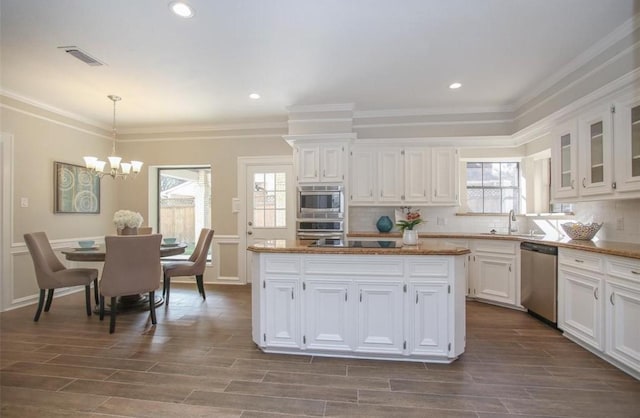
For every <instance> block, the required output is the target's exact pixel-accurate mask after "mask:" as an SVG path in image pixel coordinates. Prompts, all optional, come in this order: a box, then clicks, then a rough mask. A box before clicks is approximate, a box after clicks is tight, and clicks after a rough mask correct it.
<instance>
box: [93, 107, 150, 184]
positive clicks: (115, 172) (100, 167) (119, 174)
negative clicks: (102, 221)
mask: <svg viewBox="0 0 640 418" xmlns="http://www.w3.org/2000/svg"><path fill="white" fill-rule="evenodd" d="M107 97H108V98H109V100H111V101H112V102H113V128H112V131H111V135H112V136H113V145H112V148H111V155H110V156H109V157H107V160H109V170H108V171H106V170H105V166H106V165H107V162H106V161H103V160H99V159H98V158H97V157H91V156H86V157H83V158H84V164H85V166H86V167H87V168H88V169H89V170H90V171H91V173H92V174H95V175H96V176H98V177H100V178H102V177H103V176H105V175H108V176H111V177H112V178H114V179H115V178H124V179H126V178H127V176H129V175H132V176H134V177H135V175H136V174H138V173H139V172H140V170H141V169H142V164H143V163H142V161H134V160H132V161H131V162H130V163H126V162H123V163H121V162H120V161H121V160H122V158H120V157H118V156H116V135H117V133H118V131H117V130H116V102H119V101H120V100H122V98H121V97H119V96H114V95H109V96H107Z"/></svg>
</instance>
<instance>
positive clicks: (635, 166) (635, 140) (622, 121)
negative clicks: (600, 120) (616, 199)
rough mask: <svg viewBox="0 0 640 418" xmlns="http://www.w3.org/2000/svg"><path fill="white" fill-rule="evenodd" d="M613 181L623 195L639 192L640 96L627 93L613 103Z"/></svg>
mask: <svg viewBox="0 0 640 418" xmlns="http://www.w3.org/2000/svg"><path fill="white" fill-rule="evenodd" d="M614 121H615V122H614V123H615V126H614V130H615V167H616V168H615V181H616V186H617V190H618V191H620V192H622V193H621V194H622V195H624V194H626V193H628V192H639V191H640V96H637V95H635V94H633V93H629V94H627V95H625V96H623V97H621V98H620V99H619V100H618V101H616V103H615V114H614Z"/></svg>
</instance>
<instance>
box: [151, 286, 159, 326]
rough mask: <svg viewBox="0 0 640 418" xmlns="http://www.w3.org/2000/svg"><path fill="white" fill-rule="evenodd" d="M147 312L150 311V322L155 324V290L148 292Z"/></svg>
mask: <svg viewBox="0 0 640 418" xmlns="http://www.w3.org/2000/svg"><path fill="white" fill-rule="evenodd" d="M149 312H151V323H152V324H153V325H155V324H157V321H156V292H155V291H153V290H152V291H151V292H149Z"/></svg>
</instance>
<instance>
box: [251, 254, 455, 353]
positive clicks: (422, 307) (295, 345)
mask: <svg viewBox="0 0 640 418" xmlns="http://www.w3.org/2000/svg"><path fill="white" fill-rule="evenodd" d="M465 257H466V255H463V254H461V255H458V256H435V255H434V256H429V255H426V256H417V255H411V256H380V255H368V254H362V255H352V254H340V255H328V254H288V255H287V256H283V255H282V254H274V253H260V252H257V253H255V254H254V265H253V267H254V272H255V276H256V277H257V278H259V281H257V282H256V283H259V285H257V286H253V287H252V325H253V327H254V329H253V332H252V336H253V340H254V342H256V343H257V344H258V345H259V346H260V347H261V348H262V349H263V350H264V351H267V352H274V353H303V352H304V353H307V354H319V355H322V354H324V355H332V356H338V355H348V356H351V357H361V358H386V359H419V360H420V361H425V360H429V359H431V360H437V361H452V360H453V359H455V358H456V357H457V356H459V355H460V354H462V353H463V352H464V336H465V325H464V321H465V304H464V286H465V283H464V280H465V271H466V268H465V265H464V260H465Z"/></svg>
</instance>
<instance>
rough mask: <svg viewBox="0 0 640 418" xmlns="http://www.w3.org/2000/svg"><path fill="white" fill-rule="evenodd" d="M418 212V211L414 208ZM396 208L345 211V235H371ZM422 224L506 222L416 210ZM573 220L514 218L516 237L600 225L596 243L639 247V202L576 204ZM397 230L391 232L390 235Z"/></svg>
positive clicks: (499, 227)
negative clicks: (573, 223)
mask: <svg viewBox="0 0 640 418" xmlns="http://www.w3.org/2000/svg"><path fill="white" fill-rule="evenodd" d="M415 208H418V207H415ZM395 209H397V208H396V207H393V206H392V207H382V206H369V207H349V231H351V232H374V231H377V229H376V222H377V220H378V219H379V218H380V217H381V216H383V215H386V216H388V217H390V218H391V219H392V220H394V219H395ZM419 209H420V212H421V214H422V218H423V219H425V220H426V222H425V223H422V224H420V225H418V227H417V229H418V230H419V231H422V232H431V233H446V232H473V233H483V232H489V231H490V230H492V229H495V230H496V231H497V232H498V233H506V232H507V230H508V218H507V216H506V215H500V216H465V215H462V216H460V215H456V208H454V207H419ZM574 211H575V216H548V217H547V216H517V223H516V225H517V228H518V233H520V234H526V233H529V232H531V231H533V232H534V233H545V234H548V235H553V234H557V233H561V231H562V230H561V228H560V224H561V223H563V222H566V221H568V220H577V221H581V222H604V225H603V226H602V229H600V232H598V235H596V238H597V239H601V240H607V241H618V242H630V243H638V244H640V199H632V200H615V201H602V202H585V203H577V204H575V206H574ZM395 230H397V228H394V231H395Z"/></svg>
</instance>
